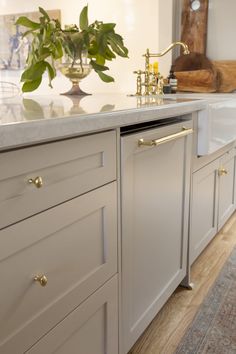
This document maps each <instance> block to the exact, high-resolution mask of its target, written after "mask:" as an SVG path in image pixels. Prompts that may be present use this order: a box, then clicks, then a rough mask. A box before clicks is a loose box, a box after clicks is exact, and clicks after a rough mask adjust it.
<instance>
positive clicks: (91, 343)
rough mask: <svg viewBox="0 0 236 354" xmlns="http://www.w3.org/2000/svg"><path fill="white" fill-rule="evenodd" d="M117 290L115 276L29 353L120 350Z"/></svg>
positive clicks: (80, 353)
mask: <svg viewBox="0 0 236 354" xmlns="http://www.w3.org/2000/svg"><path fill="white" fill-rule="evenodd" d="M117 292H118V289H117V277H116V276H115V277H114V278H112V279H111V280H110V281H109V282H108V283H106V284H105V285H104V286H103V287H102V288H100V289H99V290H98V291H97V292H95V293H94V294H93V295H92V296H90V298H88V299H87V300H86V301H85V302H84V303H83V304H81V305H80V306H79V307H78V308H77V309H76V310H74V311H73V312H72V313H71V314H70V315H68V316H67V317H66V318H65V319H64V320H63V321H62V322H61V323H59V324H58V325H57V326H56V327H55V328H54V329H53V330H52V331H50V332H49V333H48V334H47V335H46V336H44V337H43V338H42V339H41V340H40V341H39V342H38V343H37V344H36V345H34V346H33V347H32V348H31V349H30V350H29V351H27V352H26V354H46V353H47V354H105V353H106V354H118V311H117Z"/></svg>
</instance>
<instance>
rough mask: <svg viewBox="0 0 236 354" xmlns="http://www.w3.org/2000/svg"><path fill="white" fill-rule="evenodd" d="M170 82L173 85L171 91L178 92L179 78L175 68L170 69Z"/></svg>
mask: <svg viewBox="0 0 236 354" xmlns="http://www.w3.org/2000/svg"><path fill="white" fill-rule="evenodd" d="M168 82H169V84H170V87H171V93H176V92H177V89H178V80H177V77H176V76H175V74H174V71H173V70H170V74H169V76H168Z"/></svg>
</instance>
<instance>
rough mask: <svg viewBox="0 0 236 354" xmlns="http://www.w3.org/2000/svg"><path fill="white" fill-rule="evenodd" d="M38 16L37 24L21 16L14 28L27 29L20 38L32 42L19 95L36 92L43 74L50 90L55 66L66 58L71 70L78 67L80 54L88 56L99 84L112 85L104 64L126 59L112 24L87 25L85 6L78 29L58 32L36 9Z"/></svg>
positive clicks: (57, 25)
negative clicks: (106, 83)
mask: <svg viewBox="0 0 236 354" xmlns="http://www.w3.org/2000/svg"><path fill="white" fill-rule="evenodd" d="M39 12H40V15H41V16H40V18H39V22H34V21H31V20H30V19H28V18H27V17H25V16H21V17H19V18H18V19H17V21H16V25H21V26H24V27H26V28H27V30H26V32H24V34H23V37H25V36H30V37H31V38H32V42H31V47H30V50H29V53H28V57H27V60H26V68H25V70H24V72H23V73H22V76H21V81H22V82H23V86H22V91H23V92H30V91H34V90H36V89H37V88H38V87H39V85H40V84H41V82H42V76H43V74H44V73H45V72H47V74H48V78H49V86H50V87H52V80H53V79H54V78H55V77H56V67H55V62H56V61H57V60H60V59H61V58H62V57H63V56H64V55H67V56H68V57H69V58H70V59H71V62H72V63H71V66H73V65H74V64H75V62H76V61H77V60H78V61H79V63H80V65H81V66H82V53H83V52H84V51H86V52H87V53H88V58H89V59H90V62H89V63H90V65H91V66H92V68H93V69H94V71H95V72H96V73H97V74H98V75H99V77H100V78H101V80H103V81H104V82H113V81H114V78H113V77H111V76H109V75H107V74H105V73H104V71H107V70H109V68H108V67H107V66H106V65H105V64H106V61H112V60H113V59H115V58H116V56H117V55H118V56H120V57H124V58H127V57H128V49H127V48H126V47H125V46H124V43H123V38H122V37H121V36H120V35H119V34H117V33H116V32H115V26H116V24H115V23H103V22H102V21H95V22H93V23H91V24H89V21H88V6H85V7H84V8H83V9H82V11H81V13H80V16H79V26H77V25H71V26H66V27H65V28H64V29H62V27H61V23H60V21H59V20H56V19H51V18H50V17H49V15H48V13H47V12H46V11H45V10H44V9H43V8H42V7H39Z"/></svg>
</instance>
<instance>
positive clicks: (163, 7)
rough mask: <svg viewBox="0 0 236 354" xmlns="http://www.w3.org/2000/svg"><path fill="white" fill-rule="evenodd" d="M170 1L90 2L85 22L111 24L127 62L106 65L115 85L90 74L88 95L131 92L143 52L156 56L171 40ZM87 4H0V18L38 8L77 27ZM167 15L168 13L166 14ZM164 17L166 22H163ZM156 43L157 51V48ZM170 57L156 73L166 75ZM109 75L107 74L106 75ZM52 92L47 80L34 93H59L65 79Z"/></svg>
mask: <svg viewBox="0 0 236 354" xmlns="http://www.w3.org/2000/svg"><path fill="white" fill-rule="evenodd" d="M172 1H173V0H159V1H158V0H146V1H143V0H112V1H110V0H99V1H98V0H90V1H89V2H88V5H89V19H90V21H91V22H92V21H94V20H95V19H99V20H103V21H104V22H115V23H116V24H117V26H116V30H117V32H118V33H120V34H121V35H122V36H123V38H124V40H125V45H126V46H127V47H128V49H129V59H123V58H120V57H118V58H117V59H116V60H115V61H114V62H112V63H109V67H110V74H111V75H112V76H114V78H115V83H111V84H106V83H103V82H102V81H101V80H100V79H99V78H98V77H97V75H96V74H95V73H93V72H92V73H91V74H90V75H89V76H88V77H87V78H86V79H84V81H83V83H82V84H81V87H82V89H84V90H85V91H86V90H87V91H88V92H126V93H134V92H135V80H136V78H135V75H134V74H133V71H134V70H136V69H143V68H144V58H143V57H142V54H143V53H144V52H145V50H146V48H150V50H151V51H154V52H157V51H159V49H163V48H164V47H166V46H167V45H169V43H170V42H171V37H172V17H171V16H172ZM86 4H87V1H84V0H81V1H78V0H67V1H65V0H50V1H46V0H39V1H35V0H31V1H28V0H21V1H15V0H0V15H2V14H10V13H22V12H26V11H36V10H37V8H38V6H42V7H43V8H45V9H61V13H62V23H66V24H71V23H75V22H77V23H78V18H79V13H80V11H81V9H82V8H83V6H84V5H86ZM169 11H171V13H169ZM166 16H167V18H166V20H167V21H165V20H164V18H165V17H166ZM159 42H160V43H161V48H159ZM169 66H170V56H169V57H165V60H163V59H162V60H161V61H160V69H161V70H163V73H164V72H165V73H166V74H167V72H168V70H169ZM108 74H109V73H108ZM0 75H1V77H0V79H1V80H10V81H14V82H19V77H20V73H19V72H18V71H11V72H9V71H3V70H1V71H0ZM53 86H54V89H53V90H51V89H49V88H48V85H47V80H45V79H44V82H43V85H42V87H41V88H40V89H38V90H37V91H36V93H37V94H41V93H43V94H48V93H50V94H51V93H59V92H62V91H65V90H67V89H68V88H70V83H69V81H68V80H67V79H65V78H64V77H62V75H60V77H57V78H56V79H55V80H54V81H53Z"/></svg>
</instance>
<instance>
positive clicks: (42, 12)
mask: <svg viewBox="0 0 236 354" xmlns="http://www.w3.org/2000/svg"><path fill="white" fill-rule="evenodd" d="M39 12H41V14H42V15H43V16H44V17H45V18H46V19H47V20H48V21H50V17H49V15H48V13H47V12H46V11H45V10H44V9H43V8H42V7H40V6H39Z"/></svg>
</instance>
